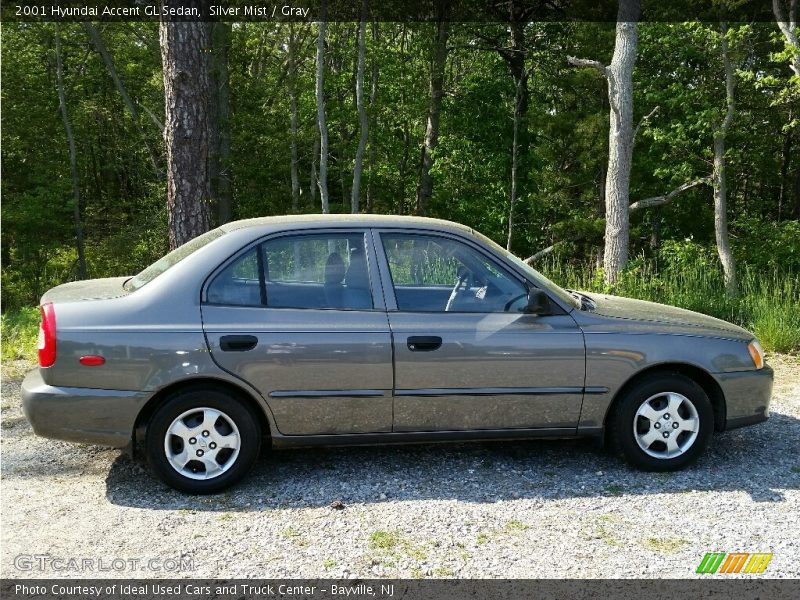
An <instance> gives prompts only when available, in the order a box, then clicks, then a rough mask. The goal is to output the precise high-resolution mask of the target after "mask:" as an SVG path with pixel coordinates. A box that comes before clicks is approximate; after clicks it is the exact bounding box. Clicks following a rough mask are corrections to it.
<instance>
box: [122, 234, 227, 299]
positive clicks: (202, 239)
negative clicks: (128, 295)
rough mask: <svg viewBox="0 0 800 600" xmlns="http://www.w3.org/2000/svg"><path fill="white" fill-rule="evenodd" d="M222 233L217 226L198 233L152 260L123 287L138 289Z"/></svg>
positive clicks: (130, 290) (132, 289)
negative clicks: (151, 262)
mask: <svg viewBox="0 0 800 600" xmlns="http://www.w3.org/2000/svg"><path fill="white" fill-rule="evenodd" d="M224 234H225V232H224V231H223V230H222V229H219V228H217V229H212V230H211V231H208V232H206V233H204V234H203V235H199V236H197V237H196V238H194V239H192V240H189V241H188V242H186V243H185V244H183V245H182V246H179V247H178V248H175V250H173V251H172V252H170V253H169V254H166V255H165V256H162V257H161V258H160V259H159V260H157V261H156V262H154V263H153V264H152V265H150V266H149V267H147V268H146V269H145V270H144V271H142V272H141V273H139V274H138V275H136V276H134V277H132V278H131V279H129V280H128V281H126V282H125V289H126V290H127V291H129V292H133V291H135V290H138V289H139V288H140V287H142V286H143V285H145V284H147V283H150V282H151V281H153V279H155V278H156V277H158V276H159V275H161V274H162V273H164V272H165V271H167V270H168V269H171V268H172V267H174V266H175V265H177V264H178V263H179V262H180V261H182V260H183V259H184V258H186V257H187V256H189V255H190V254H192V253H194V252H196V251H198V250H199V249H200V248H202V247H203V246H205V245H206V244H208V243H209V242H212V241H214V240H215V239H217V238H218V237H221V236H223V235H224Z"/></svg>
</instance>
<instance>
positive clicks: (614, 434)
mask: <svg viewBox="0 0 800 600" xmlns="http://www.w3.org/2000/svg"><path fill="white" fill-rule="evenodd" d="M610 417H611V418H610V423H609V426H610V436H611V441H612V445H613V447H614V448H615V449H616V450H617V451H618V452H620V453H622V455H623V456H624V457H625V459H626V460H627V461H628V463H630V464H631V465H633V466H634V467H637V468H639V469H643V470H646V471H675V470H677V469H681V468H683V467H685V466H687V465H690V464H691V463H693V462H694V461H696V460H697V459H698V458H699V457H700V455H701V454H702V453H703V451H704V450H705V449H706V447H707V446H708V443H709V441H710V440H711V434H712V432H713V430H714V410H713V408H712V406H711V401H710V400H709V399H708V395H707V394H706V393H705V391H704V390H703V388H702V387H700V385H698V384H697V383H696V382H695V381H694V380H692V379H690V378H689V377H686V376H685V375H681V374H680V373H662V374H659V375H654V376H653V377H650V378H648V379H645V380H642V381H640V382H638V383H636V384H634V385H633V386H632V387H631V388H630V389H628V390H626V391H625V392H624V393H623V395H622V396H621V397H620V398H619V401H618V402H617V403H616V405H615V407H614V409H613V411H612V413H611V415H610Z"/></svg>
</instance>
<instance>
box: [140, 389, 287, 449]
mask: <svg viewBox="0 0 800 600" xmlns="http://www.w3.org/2000/svg"><path fill="white" fill-rule="evenodd" d="M209 388H213V389H217V390H220V391H224V392H226V393H229V394H232V395H234V396H235V397H237V398H239V399H240V400H242V402H244V403H245V404H246V405H247V406H248V407H249V408H251V409H252V410H253V412H254V413H255V414H256V415H257V417H258V424H259V425H260V427H261V435H262V437H270V436H271V434H272V431H273V427H272V424H271V423H270V419H269V417H268V416H267V411H268V408H266V407H265V406H264V405H263V404H262V402H259V400H258V399H257V398H256V397H255V396H254V395H253V394H252V393H251V392H250V391H249V390H247V389H246V388H244V387H243V386H240V385H237V384H235V383H232V382H230V381H227V380H224V379H217V378H215V377H193V378H191V379H183V380H181V381H176V382H173V383H171V384H169V385H167V386H164V387H163V388H161V389H160V390H158V391H157V392H156V393H155V394H153V396H152V397H151V398H150V399H149V400H148V401H147V402H146V403H145V404H144V406H143V407H142V409H141V410H140V411H139V414H138V415H137V416H136V422H135V423H134V426H133V432H132V440H133V444H132V448H135V447H136V444H137V443H138V442H139V441H141V440H143V439H144V433H145V431H146V429H147V426H148V424H149V423H150V419H151V418H152V417H153V415H154V414H155V412H156V410H158V408H159V407H160V406H161V405H162V404H163V403H164V402H165V401H166V399H167V398H169V397H170V396H171V395H173V394H175V393H177V392H181V391H186V390H191V389H206V390H207V389H209Z"/></svg>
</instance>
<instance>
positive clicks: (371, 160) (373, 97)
mask: <svg viewBox="0 0 800 600" xmlns="http://www.w3.org/2000/svg"><path fill="white" fill-rule="evenodd" d="M372 47H373V48H374V49H375V50H374V52H375V53H377V51H378V50H377V48H378V21H377V20H373V21H372ZM369 86H370V87H369V108H370V111H372V114H373V117H372V118H373V119H376V118H377V115H376V110H375V102H376V101H377V99H378V60H377V58H376V56H375V55H374V54H373V56H372V78H371V80H370V82H369ZM369 134H370V137H369V152H368V153H367V171H368V180H367V212H368V213H371V212H372V210H373V208H374V206H375V196H374V191H375V188H374V185H373V183H374V181H373V180H374V178H375V159H376V155H377V152H376V148H375V133H374V128H373V129H370V132H369Z"/></svg>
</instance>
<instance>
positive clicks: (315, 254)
mask: <svg viewBox="0 0 800 600" xmlns="http://www.w3.org/2000/svg"><path fill="white" fill-rule="evenodd" d="M41 311H42V326H41V331H40V341H39V363H40V366H39V369H37V370H36V371H33V372H32V373H30V374H29V375H28V377H27V378H26V379H25V382H24V384H23V390H22V400H23V405H24V409H25V414H26V415H27V418H28V420H29V421H30V422H31V424H32V425H33V429H34V431H35V432H36V433H38V434H39V435H43V436H47V437H53V438H58V439H64V440H71V441H78V442H91V443H97V444H104V445H111V446H117V447H125V446H128V445H129V444H131V443H134V444H135V443H136V441H137V440H141V441H143V442H144V446H145V448H146V453H147V456H148V459H149V461H150V463H151V465H152V467H153V469H154V470H155V472H156V473H157V474H158V476H159V477H160V478H161V479H162V480H164V481H165V482H166V483H168V484H169V485H171V486H173V487H175V488H178V489H180V490H184V491H187V492H199V493H202V492H212V491H216V490H220V489H222V488H224V487H226V486H228V485H230V484H232V483H233V482H235V481H237V480H238V479H240V478H241V477H242V476H243V475H244V474H245V473H246V472H247V471H248V469H249V468H250V467H251V466H252V465H253V463H254V462H255V460H256V458H257V456H258V452H259V447H260V445H261V443H262V440H263V439H268V440H269V443H270V444H271V445H272V446H273V447H288V446H309V445H317V444H324V445H331V444H377V443H388V442H417V441H419V442H428V441H434V440H464V439H501V438H503V439H507V438H526V437H544V436H548V437H571V436H587V435H594V436H600V435H604V434H605V435H607V436H608V437H607V439H608V440H609V441H610V442H611V443H612V444H613V445H614V446H615V447H616V448H617V449H618V450H620V451H621V452H622V454H623V455H624V456H625V457H626V458H627V459H628V461H629V462H631V463H632V464H633V465H635V466H637V467H640V468H644V469H653V470H671V469H677V468H680V467H683V466H685V465H687V464H689V463H690V462H692V461H693V460H695V459H696V458H697V457H698V456H699V455H700V454H701V453H702V452H703V450H704V448H705V447H706V445H707V444H708V442H709V439H710V437H711V434H712V432H713V431H715V430H716V431H722V430H725V429H732V428H734V427H740V426H743V425H749V424H751V423H758V422H759V421H763V420H765V419H766V418H767V415H768V407H769V398H770V393H771V390H772V370H771V369H770V368H769V367H767V366H766V365H765V364H764V356H763V352H762V350H761V347H760V346H759V344H758V341H756V340H755V339H754V338H753V335H752V334H750V333H748V332H747V331H745V330H744V329H741V328H739V327H736V326H735V325H731V324H730V323H726V322H724V321H720V320H718V319H714V318H711V317H707V316H704V315H701V314H697V313H694V312H690V311H687V310H681V309H678V308H672V307H668V306H664V305H661V304H654V303H650V302H642V301H638V300H628V299H625V298H618V297H614V296H606V295H601V294H586V293H583V292H573V291H567V290H564V289H562V288H560V287H558V286H557V285H555V284H554V283H553V282H551V281H549V280H548V279H546V278H545V277H544V276H542V275H541V274H540V273H538V272H536V271H535V270H533V269H531V268H530V267H529V266H527V265H526V264H524V263H523V262H522V261H520V260H519V259H518V258H516V257H514V256H513V255H511V254H509V253H508V252H506V251H505V250H503V249H502V248H501V247H500V246H498V245H497V244H495V243H493V242H492V241H490V240H489V239H488V238H486V237H484V236H483V235H481V234H479V233H477V232H475V231H473V230H472V229H469V228H467V227H464V226H462V225H458V224H455V223H450V222H447V221H438V220H433V219H421V218H410V217H389V216H351V215H347V216H342V217H336V216H325V217H323V216H317V215H309V216H292V217H274V218H263V219H253V220H247V221H238V222H235V223H229V224H227V225H224V226H222V227H220V228H218V229H215V230H213V231H210V232H208V233H206V234H204V235H201V236H200V237H198V238H196V239H194V240H192V241H191V242H189V243H188V244H185V245H184V246H182V247H180V248H178V249H177V250H175V251H174V252H171V253H170V254H168V255H166V256H165V257H164V258H162V259H161V260H159V261H158V262H156V263H155V264H153V265H152V266H150V267H148V268H147V269H145V270H144V271H142V272H141V273H139V274H138V275H136V276H135V277H132V278H125V277H122V278H113V279H98V280H92V281H79V282H75V283H68V284H65V285H61V286H58V287H56V288H53V289H52V290H50V291H48V292H47V293H46V294H45V295H44V296H43V297H42V307H41Z"/></svg>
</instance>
